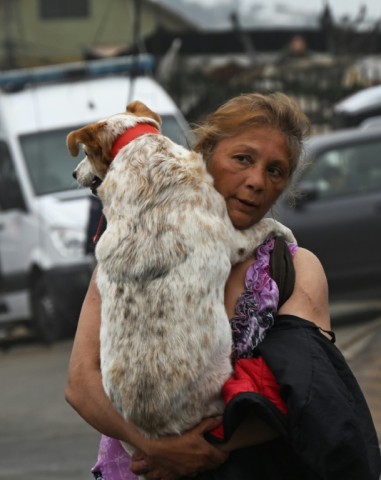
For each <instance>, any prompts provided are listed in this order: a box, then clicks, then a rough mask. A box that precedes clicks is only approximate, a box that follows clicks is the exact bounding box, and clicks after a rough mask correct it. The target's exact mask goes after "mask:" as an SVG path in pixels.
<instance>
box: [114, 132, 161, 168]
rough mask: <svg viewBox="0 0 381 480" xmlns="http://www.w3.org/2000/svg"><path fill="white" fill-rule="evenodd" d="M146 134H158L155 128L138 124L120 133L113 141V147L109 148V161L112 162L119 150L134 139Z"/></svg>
mask: <svg viewBox="0 0 381 480" xmlns="http://www.w3.org/2000/svg"><path fill="white" fill-rule="evenodd" d="M147 133H156V134H158V133H160V132H159V130H158V129H157V128H155V127H154V126H153V125H150V124H149V123H138V124H137V125H135V126H134V127H131V128H129V129H128V130H126V131H125V132H124V133H122V135H120V136H119V137H118V138H117V139H116V140H115V142H114V144H113V146H112V147H111V161H113V160H114V158H115V157H116V156H117V155H118V153H119V150H121V149H122V148H123V147H125V146H126V145H128V144H129V143H130V142H132V140H135V138H138V137H141V136H142V135H145V134H147Z"/></svg>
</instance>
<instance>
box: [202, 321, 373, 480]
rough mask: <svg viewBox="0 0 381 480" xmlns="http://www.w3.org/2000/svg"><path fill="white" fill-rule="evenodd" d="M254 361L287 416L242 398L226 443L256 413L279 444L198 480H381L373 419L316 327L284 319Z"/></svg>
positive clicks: (259, 399) (234, 405) (228, 418)
mask: <svg viewBox="0 0 381 480" xmlns="http://www.w3.org/2000/svg"><path fill="white" fill-rule="evenodd" d="M255 355H258V356H262V357H263V359H264V360H265V362H266V363H267V365H268V366H269V367H270V369H271V370H272V372H273V373H274V375H275V377H276V380H277V382H278V383H279V385H280V395H281V397H282V398H283V400H284V401H285V402H286V405H287V409H288V414H287V416H285V415H284V414H282V413H281V412H280V411H279V410H278V409H277V408H275V407H274V405H273V404H272V402H270V401H269V400H268V399H267V398H266V397H264V396H263V395H261V394H259V393H253V392H248V393H245V392H242V393H240V394H239V395H237V396H236V397H234V399H233V400H232V401H230V402H229V404H228V405H227V406H226V411H225V414H224V432H225V438H228V437H229V436H230V435H231V433H232V432H233V431H234V429H235V427H236V425H238V424H239V423H240V421H241V420H242V419H243V418H244V416H245V415H246V413H247V412H248V410H250V409H253V408H255V409H256V412H257V414H258V415H259V416H262V417H263V418H264V419H265V420H266V421H267V422H269V423H270V424H272V425H273V426H274V427H275V428H276V429H277V430H278V431H279V432H280V434H281V437H280V438H279V439H278V440H275V441H272V442H268V443H266V444H262V445H259V446H255V447H250V448H247V449H242V450H240V451H237V452H234V453H233V454H232V455H231V456H230V458H229V460H228V461H227V462H226V463H225V464H224V465H222V466H221V467H220V468H219V469H217V470H215V471H214V472H208V473H205V474H203V475H200V476H199V477H198V478H199V480H207V479H208V480H209V479H214V480H217V479H218V480H249V479H250V480H251V479H252V480H379V478H380V474H381V459H380V448H379V445H378V440H377V435H376V432H375V428H374V425H373V422H372V419H371V415H370V412H369V409H368V406H367V404H366V401H365V399H364V396H363V394H362V392H361V389H360V387H359V385H358V383H357V381H356V379H355V377H354V376H353V374H352V372H351V370H350V368H349V367H348V365H347V363H346V361H345V359H344V357H343V356H342V354H341V353H340V351H339V350H338V349H337V348H336V347H335V345H334V344H333V343H332V342H331V341H330V340H329V339H327V338H326V337H325V336H323V335H322V334H321V333H320V331H319V329H318V328H317V327H316V326H315V325H314V324H313V323H311V322H308V321H306V320H303V319H301V318H298V317H294V316H291V315H280V316H278V317H277V319H276V322H275V325H274V327H272V329H270V330H269V331H268V333H267V337H266V338H265V340H264V341H263V342H262V343H261V344H260V345H259V346H258V347H257V348H256V350H255ZM209 440H210V441H214V442H217V441H218V440H216V439H213V438H211V437H209Z"/></svg>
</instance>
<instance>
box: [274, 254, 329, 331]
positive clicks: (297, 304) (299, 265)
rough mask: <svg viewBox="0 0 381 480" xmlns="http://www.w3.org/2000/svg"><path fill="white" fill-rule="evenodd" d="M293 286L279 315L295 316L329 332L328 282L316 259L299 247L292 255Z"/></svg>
mask: <svg viewBox="0 0 381 480" xmlns="http://www.w3.org/2000/svg"><path fill="white" fill-rule="evenodd" d="M294 267H295V286H294V291H293V293H292V295H291V297H290V298H289V299H288V300H287V302H285V303H284V305H282V307H281V308H280V310H279V312H278V313H279V314H289V315H296V316H298V317H301V318H305V319H306V320H309V321H311V322H313V323H315V324H316V325H318V326H319V327H321V328H322V329H325V330H329V329H330V328H331V325H330V317H329V302H328V282H327V277H326V275H325V272H324V268H323V266H322V264H321V262H320V260H319V259H318V257H317V256H316V255H315V254H314V253H312V252H311V251H309V250H307V249H305V248H301V247H299V248H298V249H297V250H296V252H295V255H294Z"/></svg>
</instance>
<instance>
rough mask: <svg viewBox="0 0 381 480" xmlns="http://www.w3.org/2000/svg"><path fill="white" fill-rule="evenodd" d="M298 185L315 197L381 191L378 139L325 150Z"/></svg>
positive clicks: (380, 146)
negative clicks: (312, 192)
mask: <svg viewBox="0 0 381 480" xmlns="http://www.w3.org/2000/svg"><path fill="white" fill-rule="evenodd" d="M302 185H303V188H304V189H306V190H310V191H311V190H313V191H314V192H315V194H316V197H317V198H331V197H336V196H343V195H348V194H354V193H366V192H371V191H374V190H381V140H378V141H372V142H368V143H364V144H358V145H351V146H347V147H340V148H332V149H331V150H327V151H325V152H324V153H322V154H321V155H319V156H317V158H316V159H315V161H314V162H313V164H312V166H311V168H310V169H309V170H308V171H307V172H306V174H305V175H304V177H303V180H302ZM303 188H302V189H303Z"/></svg>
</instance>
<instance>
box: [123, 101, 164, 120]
mask: <svg viewBox="0 0 381 480" xmlns="http://www.w3.org/2000/svg"><path fill="white" fill-rule="evenodd" d="M126 111H127V112H129V113H133V114H134V115H136V116H137V117H150V118H152V119H153V120H155V122H157V123H158V125H161V118H160V115H158V114H157V113H155V112H153V111H152V110H151V109H149V108H148V107H147V105H145V104H144V103H142V102H139V100H135V101H134V102H131V103H129V104H128V105H127V109H126Z"/></svg>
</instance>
